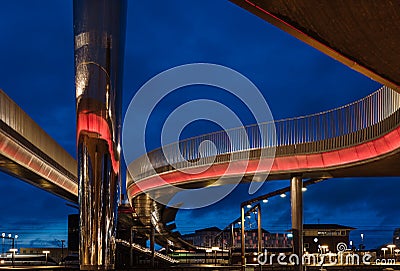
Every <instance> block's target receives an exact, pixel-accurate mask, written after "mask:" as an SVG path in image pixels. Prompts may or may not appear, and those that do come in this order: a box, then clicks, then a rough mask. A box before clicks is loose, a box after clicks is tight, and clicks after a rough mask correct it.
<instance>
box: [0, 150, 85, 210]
mask: <svg viewBox="0 0 400 271" xmlns="http://www.w3.org/2000/svg"><path fill="white" fill-rule="evenodd" d="M0 170H1V171H3V172H5V173H7V174H9V175H11V176H14V177H16V178H18V179H21V180H23V181H25V182H27V183H29V184H31V185H34V186H36V187H38V188H40V189H43V190H45V191H47V192H50V193H52V194H54V195H57V196H59V197H62V198H64V199H66V200H69V201H71V202H78V195H77V194H73V193H70V192H68V191H67V190H65V189H64V188H62V187H60V186H58V185H56V184H54V183H52V182H50V181H49V180H48V179H46V178H43V177H42V176H40V175H39V174H37V173H35V172H34V171H32V170H29V169H27V168H25V167H23V166H21V165H20V164H18V163H16V162H15V161H13V160H11V159H8V158H7V157H5V156H3V155H0Z"/></svg>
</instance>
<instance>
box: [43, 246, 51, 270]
mask: <svg viewBox="0 0 400 271" xmlns="http://www.w3.org/2000/svg"><path fill="white" fill-rule="evenodd" d="M43 253H44V254H46V266H47V255H48V254H49V253H50V251H48V250H43Z"/></svg>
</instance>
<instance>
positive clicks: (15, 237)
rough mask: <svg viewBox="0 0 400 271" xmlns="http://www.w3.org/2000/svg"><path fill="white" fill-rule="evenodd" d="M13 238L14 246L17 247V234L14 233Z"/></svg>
mask: <svg viewBox="0 0 400 271" xmlns="http://www.w3.org/2000/svg"><path fill="white" fill-rule="evenodd" d="M14 239H15V248H18V246H17V239H18V234H16V235H15V236H14Z"/></svg>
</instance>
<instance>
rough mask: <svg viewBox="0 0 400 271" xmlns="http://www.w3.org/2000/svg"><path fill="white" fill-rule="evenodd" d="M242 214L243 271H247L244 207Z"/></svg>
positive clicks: (241, 207) (241, 209) (241, 208)
mask: <svg viewBox="0 0 400 271" xmlns="http://www.w3.org/2000/svg"><path fill="white" fill-rule="evenodd" d="M240 214H241V223H240V226H241V235H240V236H241V238H240V241H241V245H242V246H241V247H242V257H241V259H242V270H243V271H245V270H246V237H245V235H244V206H240Z"/></svg>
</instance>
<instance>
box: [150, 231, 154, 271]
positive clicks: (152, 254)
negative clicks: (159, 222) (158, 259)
mask: <svg viewBox="0 0 400 271" xmlns="http://www.w3.org/2000/svg"><path fill="white" fill-rule="evenodd" d="M154 235H155V233H154V227H151V232H150V250H151V267H152V268H154V256H155V250H154V244H155V242H154Z"/></svg>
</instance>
